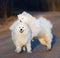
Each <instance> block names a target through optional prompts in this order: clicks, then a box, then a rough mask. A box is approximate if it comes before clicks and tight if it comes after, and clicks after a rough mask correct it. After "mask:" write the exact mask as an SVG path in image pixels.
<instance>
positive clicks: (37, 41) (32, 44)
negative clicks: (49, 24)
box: [31, 38, 40, 50]
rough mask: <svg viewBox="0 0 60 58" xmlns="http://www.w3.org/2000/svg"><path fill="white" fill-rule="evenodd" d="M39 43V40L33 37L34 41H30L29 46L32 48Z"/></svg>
mask: <svg viewBox="0 0 60 58" xmlns="http://www.w3.org/2000/svg"><path fill="white" fill-rule="evenodd" d="M38 44H40V42H39V40H38V39H37V38H35V39H34V41H31V48H32V50H33V49H34V48H35V47H36V46H37V45H38Z"/></svg>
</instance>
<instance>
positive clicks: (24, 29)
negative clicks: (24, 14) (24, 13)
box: [15, 22, 29, 33]
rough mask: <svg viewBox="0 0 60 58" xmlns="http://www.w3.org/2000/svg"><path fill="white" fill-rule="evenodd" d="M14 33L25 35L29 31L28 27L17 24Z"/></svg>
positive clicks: (23, 24)
mask: <svg viewBox="0 0 60 58" xmlns="http://www.w3.org/2000/svg"><path fill="white" fill-rule="evenodd" d="M15 31H17V32H19V33H27V32H28V31H29V27H28V25H27V24H26V23H22V22H21V23H19V24H17V25H16V29H15Z"/></svg>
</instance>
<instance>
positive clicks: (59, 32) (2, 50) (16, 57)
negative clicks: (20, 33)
mask: <svg viewBox="0 0 60 58" xmlns="http://www.w3.org/2000/svg"><path fill="white" fill-rule="evenodd" d="M31 14H32V15H33V16H35V17H37V18H38V17H40V16H44V17H46V18H47V19H49V20H50V21H51V22H52V24H53V30H52V31H53V34H54V44H53V48H52V50H51V51H50V52H48V51H47V50H46V47H45V46H43V45H41V44H40V43H39V42H38V40H36V39H35V40H34V42H32V49H33V50H32V51H33V53H31V54H29V53H27V52H22V53H20V54H17V53H15V52H14V50H15V46H14V44H13V42H12V40H11V31H10V30H9V29H8V28H9V26H10V25H11V24H12V23H13V22H12V23H11V24H9V25H6V26H5V27H2V28H1V27H0V58H60V13H59V12H44V13H41V12H39V13H37V12H36V13H33V12H31ZM33 45H35V46H33Z"/></svg>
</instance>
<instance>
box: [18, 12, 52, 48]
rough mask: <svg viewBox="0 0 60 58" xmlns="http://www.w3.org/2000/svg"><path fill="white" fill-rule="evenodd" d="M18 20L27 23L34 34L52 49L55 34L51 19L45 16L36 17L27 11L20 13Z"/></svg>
mask: <svg viewBox="0 0 60 58" xmlns="http://www.w3.org/2000/svg"><path fill="white" fill-rule="evenodd" d="M18 20H19V21H21V22H25V23H27V24H28V25H29V26H30V28H31V30H32V36H33V37H38V39H39V41H40V42H41V44H43V45H46V46H47V48H48V49H51V43H52V38H53V35H52V30H51V29H52V24H51V22H50V21H49V20H47V19H46V18H44V17H39V18H38V19H36V18H35V17H33V16H31V15H30V14H28V13H26V12H23V13H22V14H19V15H18Z"/></svg>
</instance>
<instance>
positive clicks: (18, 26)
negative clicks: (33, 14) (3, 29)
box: [10, 21, 32, 53]
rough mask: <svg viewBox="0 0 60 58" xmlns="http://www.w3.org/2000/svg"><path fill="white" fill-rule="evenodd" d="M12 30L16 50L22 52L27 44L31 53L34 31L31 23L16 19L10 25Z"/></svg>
mask: <svg viewBox="0 0 60 58" xmlns="http://www.w3.org/2000/svg"><path fill="white" fill-rule="evenodd" d="M10 30H11V31H12V40H13V42H14V44H15V46H16V50H15V52H17V53H19V52H21V48H22V46H24V45H25V46H26V48H27V52H28V53H31V40H32V32H31V29H30V27H29V25H27V24H26V23H23V22H22V23H21V22H20V23H17V21H16V22H14V23H13V24H12V25H11V26H10Z"/></svg>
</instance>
